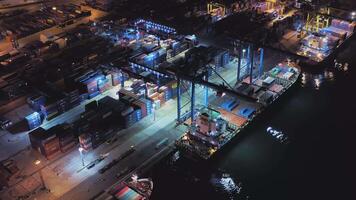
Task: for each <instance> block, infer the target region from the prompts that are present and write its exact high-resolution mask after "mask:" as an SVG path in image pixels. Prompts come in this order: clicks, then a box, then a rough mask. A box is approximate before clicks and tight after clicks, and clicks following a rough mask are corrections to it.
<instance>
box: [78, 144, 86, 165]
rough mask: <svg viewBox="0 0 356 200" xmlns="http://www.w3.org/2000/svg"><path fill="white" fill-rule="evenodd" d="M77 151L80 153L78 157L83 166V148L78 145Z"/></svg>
mask: <svg viewBox="0 0 356 200" xmlns="http://www.w3.org/2000/svg"><path fill="white" fill-rule="evenodd" d="M78 151H79V153H80V158H81V159H82V164H83V166H85V163H84V156H83V151H84V149H83V148H82V147H79V148H78Z"/></svg>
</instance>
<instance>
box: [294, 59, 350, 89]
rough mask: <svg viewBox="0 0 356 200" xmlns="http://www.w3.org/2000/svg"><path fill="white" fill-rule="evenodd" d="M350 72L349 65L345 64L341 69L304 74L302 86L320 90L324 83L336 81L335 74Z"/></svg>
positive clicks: (302, 75) (334, 68) (327, 69)
mask: <svg viewBox="0 0 356 200" xmlns="http://www.w3.org/2000/svg"><path fill="white" fill-rule="evenodd" d="M348 70H349V65H348V64H343V65H342V66H341V67H330V68H326V69H324V70H323V71H321V72H319V73H316V74H315V73H309V72H302V74H301V86H302V87H311V88H314V89H315V90H319V89H320V88H321V87H322V86H323V84H324V83H326V82H334V81H335V80H336V78H335V73H347V72H348Z"/></svg>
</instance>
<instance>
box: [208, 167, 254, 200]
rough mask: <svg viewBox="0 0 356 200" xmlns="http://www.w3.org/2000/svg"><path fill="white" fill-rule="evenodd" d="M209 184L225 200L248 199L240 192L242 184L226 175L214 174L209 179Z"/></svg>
mask: <svg viewBox="0 0 356 200" xmlns="http://www.w3.org/2000/svg"><path fill="white" fill-rule="evenodd" d="M210 183H211V184H212V185H213V187H214V188H215V191H217V192H219V193H220V194H221V195H222V196H225V197H226V199H237V198H238V199H248V195H246V194H244V192H243V191H242V183H241V182H239V181H236V180H234V178H233V177H231V176H230V174H228V173H221V172H218V173H215V174H212V176H211V178H210Z"/></svg>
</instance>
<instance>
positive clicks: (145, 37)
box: [0, 1, 354, 199]
mask: <svg viewBox="0 0 356 200" xmlns="http://www.w3.org/2000/svg"><path fill="white" fill-rule="evenodd" d="M97 2H98V1H96V2H94V1H93V2H89V3H83V5H80V6H79V5H72V4H68V5H67V4H65V5H63V6H58V5H52V4H48V5H45V6H44V7H43V6H41V7H40V8H38V10H40V11H39V12H33V11H30V12H29V13H28V12H27V11H20V12H15V13H13V11H10V13H11V14H10V15H7V14H5V15H4V16H2V15H1V16H0V17H4V19H1V20H0V23H1V24H4V25H5V26H2V27H1V28H2V29H7V30H4V31H2V33H4V34H2V36H1V37H2V38H1V39H3V41H1V44H0V50H1V53H0V67H1V69H0V90H1V99H0V114H1V128H2V129H4V131H3V132H4V135H5V137H2V138H9V139H7V141H6V142H5V143H6V145H7V146H6V148H8V149H9V150H10V149H11V151H9V152H10V153H6V154H5V153H4V155H1V159H0V160H2V161H1V165H0V166H1V167H0V170H1V173H0V177H1V180H4V181H1V184H2V185H1V187H6V188H8V189H6V191H4V193H3V194H2V195H1V196H0V198H4V199H12V198H13V197H10V196H9V195H10V194H13V193H16V194H17V195H16V198H25V197H26V196H29V195H33V194H35V193H36V192H37V191H45V190H43V189H51V191H52V192H50V193H49V194H48V195H53V196H54V197H55V198H58V199H68V198H73V199H80V198H84V197H83V196H81V195H83V194H80V193H78V192H76V190H74V188H76V187H80V188H81V189H83V188H84V187H89V186H92V185H93V184H94V183H97V181H98V180H101V181H102V184H99V185H98V186H97V187H95V189H93V190H92V191H88V194H87V196H86V197H85V198H84V199H88V198H91V197H92V196H95V194H94V193H97V192H98V190H104V189H106V188H109V187H110V186H112V185H113V183H116V182H120V183H121V182H122V179H123V178H122V177H125V178H127V175H129V174H131V173H133V172H136V171H137V169H139V168H145V167H147V166H148V164H147V163H151V162H153V161H154V160H155V161H157V160H159V158H161V157H162V156H164V154H167V152H170V151H173V150H175V149H176V148H178V149H179V150H181V151H182V152H184V153H185V154H186V155H193V156H194V157H198V158H202V159H203V160H206V159H209V158H211V157H212V156H213V155H214V154H215V153H217V152H219V150H220V149H221V148H222V147H223V146H225V145H226V144H227V143H228V142H229V141H231V140H232V139H233V138H235V137H236V136H237V135H239V133H240V132H241V131H242V130H243V129H244V128H245V127H246V126H248V125H250V124H251V122H252V121H253V120H254V119H255V117H257V116H259V115H260V114H261V113H262V112H263V111H264V110H265V109H267V108H268V107H269V106H270V105H271V104H272V103H274V102H275V101H277V99H279V98H280V96H282V95H283V94H284V93H286V92H288V90H290V88H291V87H292V86H293V85H294V84H295V83H296V82H297V80H298V78H299V75H300V73H301V69H300V67H299V62H298V59H299V58H300V57H295V56H294V55H292V54H289V55H288V56H283V58H280V59H275V60H273V61H270V62H266V61H265V55H267V53H268V52H269V51H270V48H272V49H273V50H272V51H275V50H276V49H278V48H275V47H274V46H273V44H267V43H266V41H267V40H266V41H259V40H258V41H257V40H256V37H257V38H260V39H261V38H262V39H263V38H266V37H271V38H272V35H273V34H272V33H273V32H276V30H277V29H282V28H281V27H283V26H282V25H281V24H284V23H282V22H280V23H279V21H284V20H286V19H290V18H289V16H290V15H291V16H299V17H300V15H298V14H300V13H304V11H303V9H302V8H303V5H304V4H301V5H299V4H298V5H296V4H284V3H282V2H279V1H259V2H258V3H254V4H244V3H242V4H241V3H235V4H231V5H228V4H227V3H226V2H223V1H219V2H209V3H203V4H201V6H197V7H195V8H194V12H192V13H194V14H190V15H186V16H184V17H185V18H188V19H189V18H194V19H195V20H192V21H194V22H196V23H197V26H185V25H184V23H182V24H180V23H179V21H180V18H179V19H176V18H173V19H172V21H171V22H169V20H168V21H167V19H171V18H170V17H169V14H170V13H168V14H167V15H168V16H167V17H165V18H164V19H163V18H160V19H157V20H154V18H159V17H153V16H152V17H147V13H145V11H144V9H143V10H142V17H141V16H134V17H132V16H130V17H127V18H126V16H125V17H122V16H121V17H119V18H116V19H115V18H114V19H112V17H113V16H110V14H112V13H111V12H112V11H111V9H110V8H111V7H110V6H107V5H106V4H105V5H104V4H98V3H97ZM126 3H127V2H126ZM122 4H125V3H122ZM177 4H179V5H180V4H181V3H177ZM182 5H186V4H185V3H182ZM115 6H118V5H115ZM119 6H122V5H121V4H120V5H119ZM304 6H305V5H304ZM298 7H300V8H298ZM177 8H178V7H177ZM181 8H184V6H181V7H179V9H181ZM200 8H201V9H200ZM292 8H293V9H292ZM31 9H32V8H31ZM35 10H36V9H35ZM322 12H323V8H320V11H318V12H317V13H309V14H308V13H304V14H306V16H307V18H308V19H312V20H311V21H310V23H309V24H308V23H307V24H306V25H305V26H311V28H310V29H313V30H314V29H315V27H314V25H315V23H314V21H313V20H316V21H317V22H319V21H320V16H325V15H326V14H325V13H324V14H323V13H322ZM332 12H335V10H332V9H330V13H329V14H327V16H328V17H330V18H328V20H326V21H327V22H328V25H326V26H323V27H322V28H320V27H319V28H317V29H318V31H324V32H323V33H324V35H322V34H321V33H320V34H319V33H315V31H307V30H306V27H305V26H304V28H302V31H301V33H300V35H304V34H305V35H309V36H310V37H314V36H317V37H319V36H321V35H322V36H321V37H326V36H325V35H327V37H329V36H330V35H329V33H330V34H331V35H333V34H334V32H335V31H339V32H342V33H346V34H344V38H343V40H342V42H343V41H346V40H347V39H348V38H349V37H351V36H352V35H353V31H354V30H353V26H354V22H353V19H351V18H348V19H346V18H347V16H348V15H346V17H345V16H343V17H344V18H343V19H340V18H337V17H334V15H335V14H334V13H332ZM172 13H174V12H173V11H172ZM297 13H298V14H297ZM338 14H339V15H340V13H338ZM42 15H44V16H45V17H43V18H40V17H38V16H42ZM108 15H109V17H108V18H107V17H106V16H108ZM157 15H158V16H159V11H157ZM98 16H101V17H105V18H106V19H99V18H100V17H98ZM252 16H253V17H252ZM303 16H304V15H303ZM318 16H319V17H318ZM96 17H98V18H96ZM114 17H117V15H114ZM246 17H247V18H250V19H251V20H247V21H248V23H249V25H247V26H246V30H247V31H237V32H236V30H235V29H236V27H237V26H230V25H229V24H230V23H232V22H234V23H240V21H239V20H242V21H246V20H244V19H246ZM24 18H35V19H36V21H37V22H38V21H40V22H41V26H40V25H38V26H35V22H34V21H31V23H29V24H27V25H25V24H21V22H18V23H19V26H21V27H22V26H24V27H23V28H21V29H20V30H18V31H17V30H14V24H13V22H14V21H16V20H17V19H24ZM296 18H297V19H301V18H303V17H301V18H298V17H296ZM5 19H6V20H5ZM67 19H69V21H67ZM51 20H52V21H53V22H52V21H51ZM201 20H203V21H204V23H200V22H201ZM271 20H272V21H271ZM186 21H189V20H186ZM277 21H278V23H277ZM326 21H325V23H326ZM257 22H258V23H257ZM272 22H273V23H277V24H278V26H277V25H273V23H272ZM177 23H179V24H178V25H177ZM241 23H242V22H241ZM271 23H272V25H271ZM198 24H200V25H201V26H200V25H199V26H198ZM224 24H225V25H224ZM226 24H227V26H226ZM242 24H244V23H242ZM341 24H343V25H342V26H341ZM179 25H180V26H179ZM250 25H251V27H250ZM319 25H320V24H319ZM346 25H347V26H348V27H349V29H347V30H346V28H345V27H346ZM184 26H185V27H184ZM182 27H183V28H182ZM189 27H190V28H189ZM226 27H228V28H226ZM302 27H303V26H302ZM338 27H339V28H338ZM185 28H188V29H185ZM192 28H193V29H195V28H199V30H195V31H192ZM257 28H262V29H263V31H261V30H260V31H258V30H257ZM223 29H226V31H224V33H223V34H222V37H216V38H215V36H214V34H219V32H221V31H222V30H223ZM254 29H256V31H253V30H254ZM329 29H330V30H331V32H330V30H329ZM339 29H340V30H339ZM266 30H270V31H266ZM342 30H344V31H342ZM328 31H329V32H328ZM187 32H189V33H188V34H186V33H187ZM244 32H245V33H244ZM257 32H260V33H268V34H271V35H264V36H262V35H255V33H257ZM277 32H278V31H277ZM302 33H303V34H302ZM298 34H299V33H298ZM330 37H331V36H330ZM301 38H303V39H305V38H308V36H306V37H301ZM301 38H299V39H301ZM278 39H280V38H278ZM219 40H223V42H224V45H221V44H220V43H221V41H219ZM340 41H341V40H340ZM340 41H339V44H340V45H341V44H342V42H341V43H340ZM226 44H227V45H226ZM298 44H301V43H298ZM308 44H309V43H308ZM299 47H300V46H299ZM299 47H298V48H299ZM336 48H339V45H337V46H336V47H334V48H333V49H334V50H335V49H336ZM279 50H282V51H284V49H279ZM313 51H320V49H318V48H316V49H313ZM329 53H330V54H329ZM331 54H332V52H331V51H328V53H327V54H325V56H324V57H322V58H323V59H325V58H326V57H328V55H331ZM303 55H304V57H306V58H307V59H309V60H312V61H313V60H314V61H315V59H314V58H315V57H314V56H312V55H311V54H310V55H311V56H308V55H309V54H303ZM306 55H307V56H306ZM323 59H317V60H316V61H317V62H321V61H322V60H323ZM276 103H277V102H276ZM15 134H17V135H16V136H15ZM16 142H18V143H19V142H21V145H13V144H17V143H16ZM27 147H28V148H27ZM28 163H31V164H30V165H29V164H28ZM68 163H70V164H68ZM42 171H43V172H42ZM43 177H44V178H43ZM102 177H105V178H102ZM62 178H67V180H68V181H67V182H66V183H62V184H59V182H60V180H61V179H62ZM119 180H120V181H119ZM26 184H27V185H26ZM28 185H31V188H29V189H27V190H19V189H18V188H28V187H29V186H28ZM59 185H60V186H59ZM126 186H127V187H128V188H131V189H132V190H133V191H136V192H138V194H137V197H140V198H141V196H142V195H143V196H144V194H143V193H142V192H141V193H140V192H139V191H137V189H135V188H133V186H132V187H131V186H129V184H127V183H126V185H122V187H121V186H120V187H119V189H118V190H120V191H121V189H124V190H127V191H129V189H128V188H126ZM39 189H40V190H39ZM130 191H131V190H130ZM118 193H120V192H119V191H117V193H116V194H118ZM123 193H125V194H126V192H123ZM131 193H132V192H130V194H128V195H129V196H130V195H131ZM120 194H121V193H120ZM110 195H111V196H115V194H110ZM53 196H52V197H53ZM52 197H51V198H52ZM87 197H88V198H87ZM49 198H50V197H49Z"/></svg>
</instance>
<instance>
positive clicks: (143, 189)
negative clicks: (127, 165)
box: [109, 174, 153, 200]
mask: <svg viewBox="0 0 356 200" xmlns="http://www.w3.org/2000/svg"><path fill="white" fill-rule="evenodd" d="M152 190H153V182H152V180H151V179H150V178H143V179H139V178H138V176H137V175H136V174H134V175H132V176H131V178H129V180H127V181H123V182H120V183H119V184H118V185H116V186H115V187H113V188H112V189H111V191H110V192H109V193H110V194H111V195H112V196H114V198H115V199H117V200H148V199H149V198H150V196H151V194H152Z"/></svg>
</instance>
